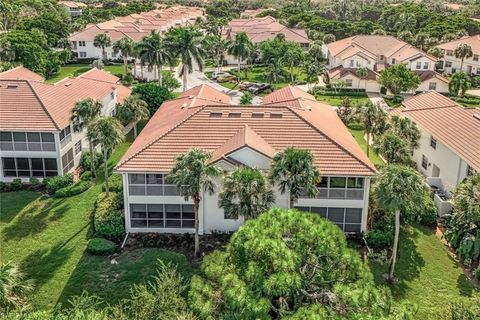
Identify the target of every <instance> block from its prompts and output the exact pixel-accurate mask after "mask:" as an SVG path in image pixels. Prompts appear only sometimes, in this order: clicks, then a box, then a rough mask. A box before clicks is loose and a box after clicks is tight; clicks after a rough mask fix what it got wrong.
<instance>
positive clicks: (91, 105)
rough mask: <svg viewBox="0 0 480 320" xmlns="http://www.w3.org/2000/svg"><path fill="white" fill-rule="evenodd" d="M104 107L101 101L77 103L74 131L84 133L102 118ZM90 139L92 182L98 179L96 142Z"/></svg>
mask: <svg viewBox="0 0 480 320" xmlns="http://www.w3.org/2000/svg"><path fill="white" fill-rule="evenodd" d="M102 108H103V105H102V102H101V101H99V100H93V99H92V98H86V99H83V100H80V101H77V102H75V106H74V107H73V109H72V118H71V119H72V122H73V129H74V130H75V131H82V130H83V128H86V127H88V126H89V125H90V124H91V123H92V122H93V121H95V119H96V118H98V117H99V116H100V112H101V111H102ZM87 138H88V148H89V150H90V157H91V158H90V160H91V161H90V171H91V173H92V181H93V180H94V179H95V177H96V168H95V161H94V156H95V154H94V152H93V148H94V142H93V140H92V139H91V138H90V137H87Z"/></svg>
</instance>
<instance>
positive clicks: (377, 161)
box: [348, 129, 385, 166]
mask: <svg viewBox="0 0 480 320" xmlns="http://www.w3.org/2000/svg"><path fill="white" fill-rule="evenodd" d="M348 130H349V131H350V133H351V134H352V136H353V137H354V138H355V140H357V143H358V144H359V145H360V148H362V150H363V151H364V152H365V153H366V152H367V141H366V140H365V139H364V138H363V136H364V131H363V130H353V129H348ZM369 153H370V155H369V158H370V161H372V163H373V164H374V165H375V166H379V165H380V166H382V165H384V164H385V162H384V161H383V160H382V158H380V157H379V156H378V154H377V153H376V152H375V151H373V150H372V147H371V146H370V150H369Z"/></svg>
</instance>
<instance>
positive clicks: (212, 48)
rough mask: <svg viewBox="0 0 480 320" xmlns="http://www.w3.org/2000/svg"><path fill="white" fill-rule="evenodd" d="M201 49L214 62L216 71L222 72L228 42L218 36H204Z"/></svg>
mask: <svg viewBox="0 0 480 320" xmlns="http://www.w3.org/2000/svg"><path fill="white" fill-rule="evenodd" d="M202 46H203V49H204V50H205V51H206V52H207V53H208V54H209V56H210V57H211V58H212V59H213V60H214V61H215V64H216V66H217V71H221V70H222V65H223V60H224V59H225V54H226V52H227V50H228V48H229V46H230V40H228V39H222V38H221V37H220V36H217V35H213V36H206V37H205V38H204V39H203V41H202Z"/></svg>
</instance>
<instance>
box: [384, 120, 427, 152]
mask: <svg viewBox="0 0 480 320" xmlns="http://www.w3.org/2000/svg"><path fill="white" fill-rule="evenodd" d="M390 123H391V127H392V131H393V132H394V133H395V134H396V135H398V136H399V137H400V138H402V139H405V140H406V141H408V143H409V144H410V151H412V152H413V150H414V149H416V148H418V147H419V145H420V144H419V140H420V137H421V133H420V129H418V127H417V125H416V124H415V122H413V121H412V120H410V119H409V118H406V117H399V116H396V115H394V116H392V117H391V118H390Z"/></svg>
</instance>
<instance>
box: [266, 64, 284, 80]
mask: <svg viewBox="0 0 480 320" xmlns="http://www.w3.org/2000/svg"><path fill="white" fill-rule="evenodd" d="M283 77H284V76H283V65H282V63H281V61H280V60H277V59H271V61H270V63H269V64H268V65H267V69H266V70H265V78H266V79H267V81H268V82H269V83H270V84H271V83H277V82H278V80H280V79H282V78H283Z"/></svg>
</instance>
